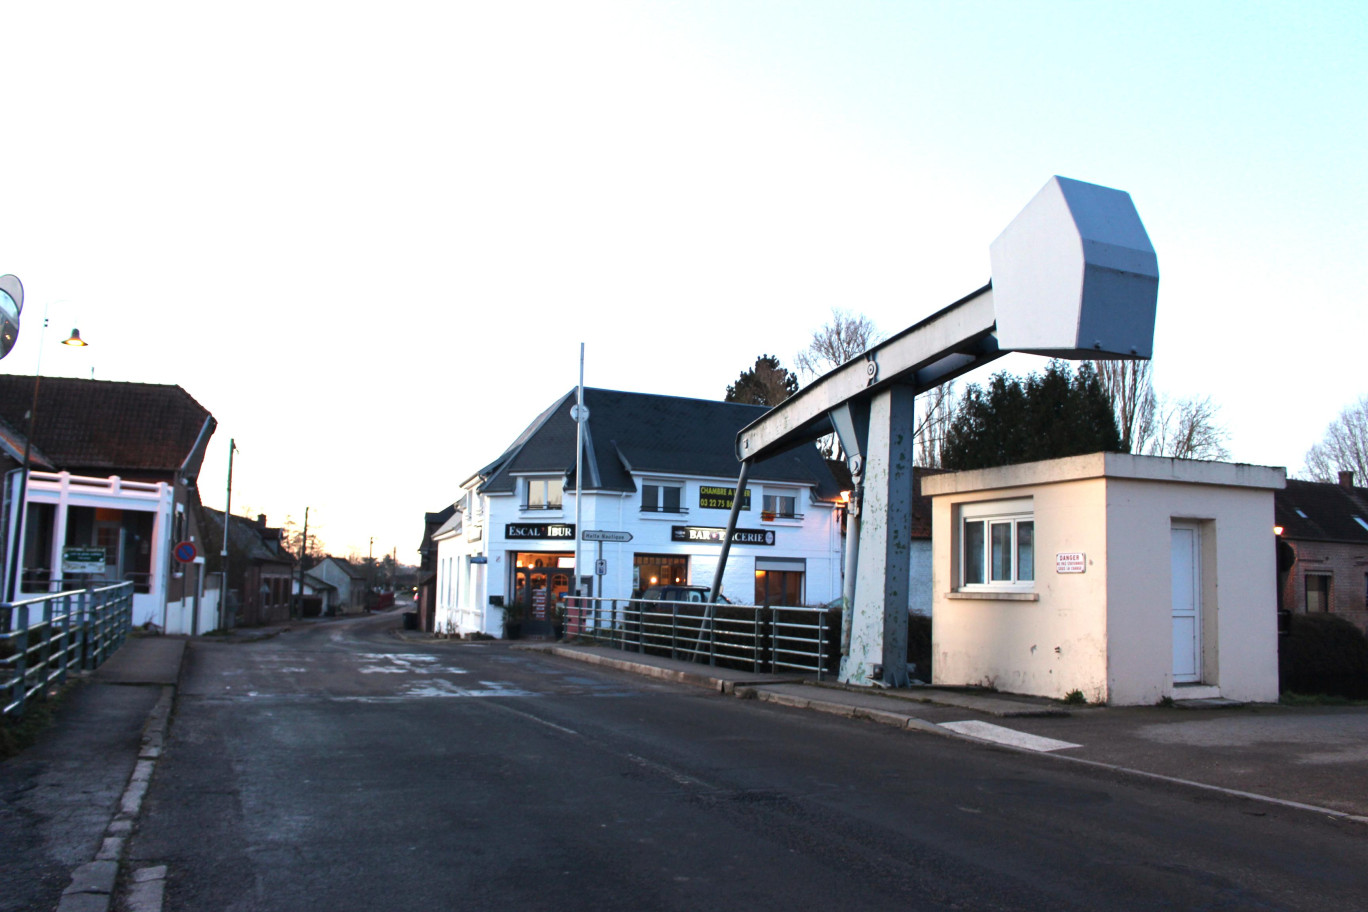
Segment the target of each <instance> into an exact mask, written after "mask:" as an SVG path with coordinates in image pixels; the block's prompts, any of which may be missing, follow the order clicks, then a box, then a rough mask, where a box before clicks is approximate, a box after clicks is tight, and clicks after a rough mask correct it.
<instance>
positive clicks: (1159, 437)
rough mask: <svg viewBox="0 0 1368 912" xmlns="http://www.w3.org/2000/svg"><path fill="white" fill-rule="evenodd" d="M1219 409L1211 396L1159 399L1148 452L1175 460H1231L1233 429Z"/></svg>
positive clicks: (1151, 454)
mask: <svg viewBox="0 0 1368 912" xmlns="http://www.w3.org/2000/svg"><path fill="white" fill-rule="evenodd" d="M1217 411H1218V408H1217V406H1216V405H1215V404H1213V403H1212V401H1211V397H1210V396H1203V397H1201V398H1198V397H1195V396H1193V397H1189V398H1186V399H1177V400H1169V399H1167V398H1165V399H1162V400H1159V401H1158V403H1157V405H1156V418H1155V421H1154V433H1153V436H1152V438H1151V440H1150V442H1149V444H1148V446H1147V448H1146V453H1147V454H1148V455H1150V456H1172V457H1173V458H1175V459H1229V458H1230V451H1229V450H1228V449H1226V446H1225V442H1226V440H1227V439H1229V437H1230V432H1229V431H1227V430H1226V429H1225V428H1224V427H1223V426H1222V425H1221V424H1220V423H1219V422H1218V421H1217V418H1216V413H1217Z"/></svg>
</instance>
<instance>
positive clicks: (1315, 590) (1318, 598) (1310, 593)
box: [1306, 573, 1331, 614]
mask: <svg viewBox="0 0 1368 912" xmlns="http://www.w3.org/2000/svg"><path fill="white" fill-rule="evenodd" d="M1330 578H1331V577H1330V574H1328V573H1308V574H1306V613H1307V614H1318V613H1321V612H1325V611H1329V610H1330Z"/></svg>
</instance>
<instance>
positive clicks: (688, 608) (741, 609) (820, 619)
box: [565, 598, 840, 680]
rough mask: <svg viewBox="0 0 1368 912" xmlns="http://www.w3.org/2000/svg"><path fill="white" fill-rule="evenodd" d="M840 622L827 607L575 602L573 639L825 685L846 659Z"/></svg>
mask: <svg viewBox="0 0 1368 912" xmlns="http://www.w3.org/2000/svg"><path fill="white" fill-rule="evenodd" d="M709 607H711V608H712V609H713V611H712V612H711V613H710V612H709V611H708V610H707V609H708V608H709ZM839 618H840V613H839V612H832V611H829V610H828V609H825V608H792V607H786V606H778V605H771V606H765V605H736V604H717V605H712V606H709V605H707V604H704V603H700V602H674V601H648V600H645V599H607V598H578V599H576V598H570V599H567V600H566V615H565V632H566V634H567V635H568V636H578V637H581V638H583V639H586V640H590V641H592V642H595V643H599V644H601V645H604V646H611V647H613V648H615V649H622V650H627V651H634V652H637V653H649V654H651V655H659V656H669V657H670V658H672V659H682V660H685V661H692V662H699V663H703V662H706V663H707V664H709V665H722V666H724V667H730V668H736V669H739V670H743V671H752V672H757V673H763V672H800V673H803V674H815V675H816V676H817V679H818V680H823V679H824V678H825V677H826V676H827V675H829V674H832V673H834V671H835V669H833V668H828V667H827V666H828V665H829V664H831V663H833V662H834V661H835V658H836V657H837V656H838V655H839V650H840V642H839V640H840V626H839ZM833 621H834V623H833Z"/></svg>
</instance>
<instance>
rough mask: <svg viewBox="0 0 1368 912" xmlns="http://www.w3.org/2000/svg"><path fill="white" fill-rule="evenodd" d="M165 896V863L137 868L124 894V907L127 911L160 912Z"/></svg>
mask: <svg viewBox="0 0 1368 912" xmlns="http://www.w3.org/2000/svg"><path fill="white" fill-rule="evenodd" d="M165 896H166V865H154V866H153V867H149V868H139V869H138V870H136V871H134V872H133V877H132V878H131V883H130V884H129V887H128V891H127V892H126V893H125V894H124V908H125V909H127V910H128V912H160V910H161V907H162V903H163V901H164V899H165Z"/></svg>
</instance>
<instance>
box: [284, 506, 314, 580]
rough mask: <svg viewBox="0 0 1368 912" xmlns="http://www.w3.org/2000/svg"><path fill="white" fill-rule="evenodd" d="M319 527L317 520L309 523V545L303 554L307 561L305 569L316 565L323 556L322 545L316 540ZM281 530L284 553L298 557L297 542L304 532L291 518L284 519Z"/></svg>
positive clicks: (298, 542) (298, 543)
mask: <svg viewBox="0 0 1368 912" xmlns="http://www.w3.org/2000/svg"><path fill="white" fill-rule="evenodd" d="M319 526H320V524H319V522H318V520H317V519H311V520H310V521H309V545H308V550H307V551H306V552H305V554H306V556H307V557H308V561H307V565H306V567H305V569H308V567H312V566H314V565H316V564H317V563H318V562H319V561H320V560H322V558H323V555H324V551H323V543H322V542H321V541H320V540H319V538H318V532H319ZM281 530H282V532H283V537H282V546H283V547H284V548H285V550H286V551H288V552H290V554H292V555H294V556H296V557H298V556H299V545H300V541H299V540H300V539H301V538H303V537H304V530H303V529H302V528H300V525H299V523H297V522H295V520H294V517H293V516H286V517H285V525H283V526H282V527H281Z"/></svg>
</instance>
